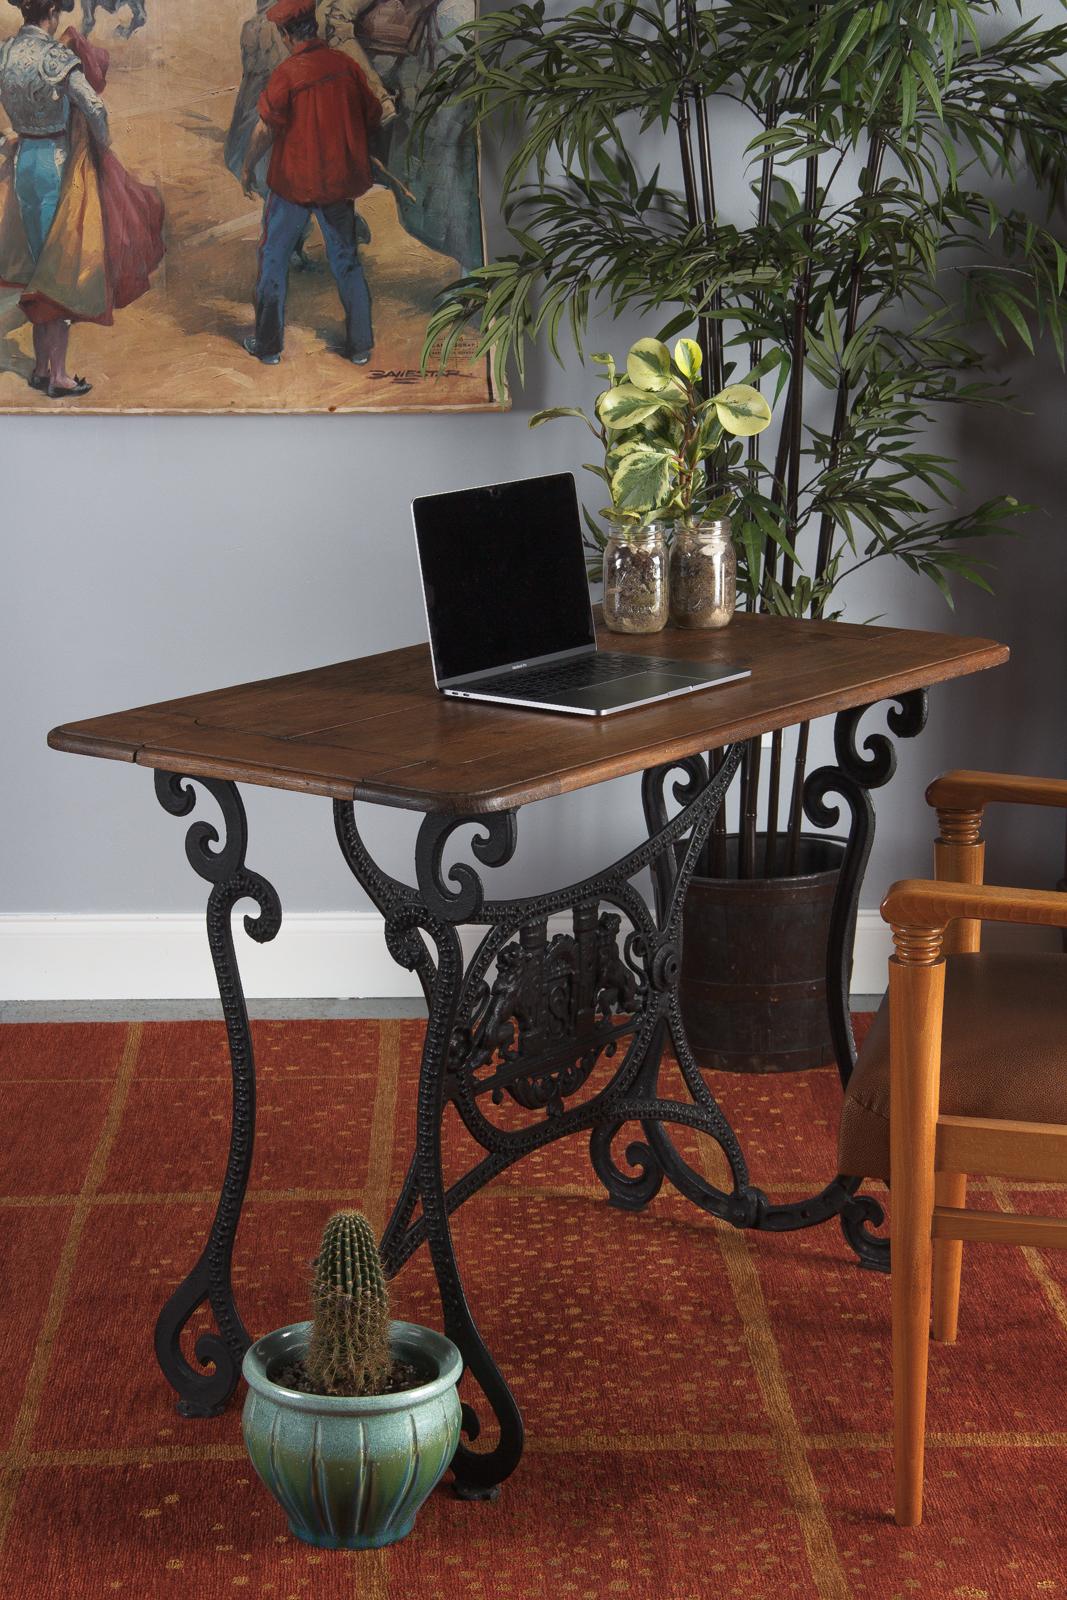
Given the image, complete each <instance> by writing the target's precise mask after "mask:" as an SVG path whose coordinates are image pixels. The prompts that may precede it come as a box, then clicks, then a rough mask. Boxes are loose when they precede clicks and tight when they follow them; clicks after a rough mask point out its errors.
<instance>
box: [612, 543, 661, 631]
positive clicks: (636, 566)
mask: <svg viewBox="0 0 1067 1600" xmlns="http://www.w3.org/2000/svg"><path fill="white" fill-rule="evenodd" d="M667 595H668V555H667V531H666V528H665V526H664V524H663V523H662V522H646V523H644V524H643V525H642V526H641V527H639V528H635V529H634V530H633V531H632V532H627V533H613V534H612V536H611V538H610V539H609V540H608V542H607V544H606V545H605V546H604V622H605V623H606V625H607V626H608V627H609V628H611V629H612V631H613V632H614V633H658V632H659V631H660V629H661V628H665V627H666V626H667V617H668V615H669V605H668V599H667Z"/></svg>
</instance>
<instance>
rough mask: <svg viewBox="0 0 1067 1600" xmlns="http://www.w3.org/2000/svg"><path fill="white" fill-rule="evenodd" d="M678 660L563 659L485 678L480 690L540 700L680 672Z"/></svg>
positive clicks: (650, 658) (628, 657)
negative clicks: (653, 674) (556, 663)
mask: <svg viewBox="0 0 1067 1600" xmlns="http://www.w3.org/2000/svg"><path fill="white" fill-rule="evenodd" d="M678 667H679V663H678V662H676V661H668V660H666V659H664V658H663V657H662V656H636V655H635V656H630V655H611V654H604V655H602V654H599V653H598V654H597V655H595V656H581V657H580V658H579V659H578V660H577V661H564V662H562V663H561V664H560V665H559V666H553V667H534V668H533V669H532V670H531V671H529V672H509V673H506V674H505V675H504V677H502V678H490V679H485V680H483V681H482V682H481V683H479V684H478V685H477V686H475V685H472V686H471V687H472V688H474V687H477V688H478V689H480V690H482V689H489V690H491V691H492V692H493V693H503V692H505V691H506V692H507V693H508V694H509V695H511V696H513V697H514V698H515V699H516V700H541V699H544V698H545V696H546V695H553V694H564V693H566V692H567V691H568V690H573V689H589V688H592V687H593V686H594V685H596V684H598V683H610V682H611V681H612V679H614V678H629V677H631V676H632V675H633V674H634V673H635V672H642V671H657V670H659V671H664V672H670V671H675V672H676V671H677V670H678Z"/></svg>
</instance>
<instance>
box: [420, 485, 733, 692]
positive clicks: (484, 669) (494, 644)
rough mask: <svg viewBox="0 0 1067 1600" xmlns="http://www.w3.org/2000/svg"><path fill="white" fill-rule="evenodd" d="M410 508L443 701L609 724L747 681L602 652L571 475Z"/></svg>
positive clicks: (724, 672) (711, 669) (463, 492)
mask: <svg viewBox="0 0 1067 1600" xmlns="http://www.w3.org/2000/svg"><path fill="white" fill-rule="evenodd" d="M411 511H412V516H413V518H414V522H415V539H416V543H417V545H418V551H419V566H420V568H421V571H422V592H423V598H424V600H425V602H426V620H427V623H428V625H429V630H430V654H431V657H432V660H433V674H434V681H435V683H436V684H437V687H438V689H440V690H441V692H442V694H446V695H451V696H453V697H454V698H456V699H459V700H488V701H494V702H497V703H499V704H501V705H508V706H522V707H526V708H528V709H529V710H531V711H561V712H565V713H567V714H568V715H570V716H577V717H608V716H612V715H613V714H614V713H615V712H616V711H629V710H631V709H633V708H634V707H635V706H644V705H649V704H650V703H651V702H653V701H656V700H673V699H674V698H675V697H676V696H677V695H682V694H695V693H696V691H697V690H698V689H709V688H712V687H714V686H715V685H717V684H720V683H733V682H736V680H737V679H738V678H747V677H749V676H750V673H749V670H748V668H747V667H739V666H725V665H724V666H703V665H698V664H697V663H695V662H690V661H672V660H666V659H664V658H662V657H660V656H644V655H629V654H624V653H623V652H621V651H620V652H617V653H614V654H613V653H611V652H609V651H606V650H598V649H597V643H596V632H595V629H594V626H593V608H592V605H591V603H590V599H589V582H588V579H587V576H586V570H585V550H584V548H583V544H582V524H581V518H580V515H579V511H578V495H577V492H576V490H575V486H574V478H573V476H572V475H571V474H570V473H569V472H561V473H558V474H555V475H554V476H552V477H547V478H524V479H520V480H519V481H518V482H516V483H491V484H487V485H485V486H484V487H482V488H479V489H460V490H458V491H457V492H455V493H451V494H433V495H424V496H422V497H421V498H419V499H417V500H413V501H412V504H411Z"/></svg>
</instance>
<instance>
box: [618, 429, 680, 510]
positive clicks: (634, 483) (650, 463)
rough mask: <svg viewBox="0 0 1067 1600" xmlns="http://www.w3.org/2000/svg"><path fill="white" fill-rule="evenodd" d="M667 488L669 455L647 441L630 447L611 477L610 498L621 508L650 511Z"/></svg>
mask: <svg viewBox="0 0 1067 1600" xmlns="http://www.w3.org/2000/svg"><path fill="white" fill-rule="evenodd" d="M670 489H671V457H670V456H669V455H668V454H667V453H666V452H665V451H663V450H654V449H653V448H652V446H651V445H647V444H643V445H639V446H638V448H637V449H636V450H631V451H630V452H629V454H628V455H626V456H625V457H624V459H623V460H622V461H621V462H620V463H619V467H618V470H617V471H616V473H615V475H614V477H613V478H612V480H611V497H612V499H613V500H614V502H615V505H616V506H617V507H618V509H619V510H620V511H652V510H653V509H655V507H657V506H661V505H662V504H663V503H664V501H665V500H666V499H667V498H668V496H669V494H670Z"/></svg>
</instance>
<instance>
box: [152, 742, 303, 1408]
mask: <svg viewBox="0 0 1067 1600" xmlns="http://www.w3.org/2000/svg"><path fill="white" fill-rule="evenodd" d="M196 781H197V782H198V783H200V784H202V785H203V787H204V788H205V789H207V790H208V792H209V793H210V794H211V795H212V796H213V798H214V799H215V800H216V802H217V803H218V805H219V808H220V809H221V811H222V818H223V825H224V829H225V837H224V838H223V840H222V842H221V844H220V843H219V834H218V830H217V829H216V828H214V827H213V826H212V825H211V824H210V823H208V822H194V823H193V825H192V826H191V827H190V828H189V830H188V832H187V834H186V836H185V853H186V855H187V856H188V858H189V863H190V865H191V866H192V868H193V871H194V872H195V873H197V874H198V876H199V877H201V878H203V879H205V881H206V882H208V883H210V884H211V893H210V895H209V896H208V904H207V932H208V944H209V946H210V949H211V960H212V963H213V965H214V968H215V977H216V979H217V982H218V987H219V998H220V1000H221V1001H222V1010H223V1015H224V1017H225V1019H226V1035H227V1041H228V1044H229V1052H230V1068H231V1074H232V1112H231V1122H230V1148H229V1154H228V1156H227V1160H226V1172H225V1175H224V1177H223V1181H222V1190H221V1193H220V1195H219V1201H218V1206H217V1208H216V1211H215V1217H214V1220H213V1221H212V1224H211V1229H210V1232H209V1234H208V1238H207V1243H206V1244H205V1246H204V1249H203V1251H202V1252H201V1254H200V1258H199V1260H198V1261H197V1263H196V1265H195V1266H194V1267H193V1269H192V1271H191V1272H190V1273H189V1274H188V1275H187V1277H186V1278H185V1279H184V1281H183V1282H182V1283H181V1284H180V1285H179V1286H178V1288H177V1289H176V1290H175V1291H174V1293H173V1294H172V1295H171V1297H170V1299H169V1300H168V1301H167V1303H166V1305H165V1306H164V1307H163V1310H162V1311H161V1312H160V1314H159V1320H158V1321H157V1323H156V1333H155V1347H156V1357H157V1359H158V1361H159V1365H160V1367H161V1368H162V1370H163V1375H164V1377H165V1378H166V1379H167V1381H168V1383H170V1384H171V1386H172V1387H173V1388H174V1390H175V1391H176V1392H177V1395H178V1403H177V1409H178V1413H179V1415H181V1416H183V1417H214V1416H218V1414H219V1413H220V1412H221V1411H223V1410H224V1409H225V1407H226V1405H227V1403H228V1401H229V1400H230V1397H231V1396H232V1394H233V1392H234V1389H235V1388H236V1387H237V1381H238V1379H239V1377H240V1375H241V1361H242V1358H243V1356H244V1353H245V1351H246V1350H247V1348H248V1346H249V1344H250V1343H251V1339H250V1337H249V1334H248V1332H247V1330H246V1328H245V1325H244V1323H243V1322H242V1320H241V1316H240V1313H239V1312H238V1310H237V1306H236V1303H235V1301H234V1296H233V1284H232V1281H231V1266H232V1260H233V1244H234V1238H235V1236H236V1233H237V1225H238V1222H239V1221H240V1217H241V1207H242V1204H243V1201H244V1195H245V1190H246V1188H247V1186H248V1175H249V1171H250V1169H251V1165H252V1146H253V1141H254V1137H255V1118H256V1083H255V1062H254V1058H253V1054H252V1036H251V1032H250V1029H249V1025H248V1011H247V1009H246V1006H245V998H244V991H243V989H242V987H241V977H240V972H239V970H238V966H237V957H236V953H235V951H234V943H233V931H232V927H231V913H232V911H233V908H234V906H235V905H236V904H237V902H238V901H240V900H252V901H254V902H255V904H256V905H257V907H258V912H257V914H256V915H255V916H246V917H245V919H244V925H245V931H246V933H248V935H249V936H250V937H251V938H253V939H255V940H256V941H257V943H259V944H263V943H266V942H267V941H268V940H270V939H273V938H274V936H275V934H276V933H277V932H278V929H279V927H280V926H281V916H282V913H281V905H280V903H279V901H278V896H277V894H276V893H275V891H274V889H273V888H272V886H271V885H270V884H269V883H268V882H267V880H266V879H265V878H262V877H260V876H259V874H258V873H254V872H251V871H249V870H248V868H247V867H246V866H245V851H246V848H247V845H248V824H247V820H246V818H245V810H244V805H243V803H242V801H241V797H240V794H239V793H238V790H237V788H236V786H235V785H234V784H232V783H229V782H222V781H220V780H217V779H214V778H198V779H197V780H196ZM155 785H156V797H157V799H158V800H159V803H160V805H161V806H163V808H164V810H166V811H169V812H170V814H171V816H175V817H186V816H188V815H189V813H190V812H191V811H192V810H193V808H194V806H195V804H196V793H195V791H194V790H193V788H192V787H191V786H190V785H189V783H188V782H187V780H185V779H183V778H182V777H180V776H179V775H178V774H176V773H170V772H157V773H156V775H155ZM216 846H217V847H218V848H215V847H216ZM205 1302H206V1303H207V1304H208V1305H210V1307H211V1310H212V1313H213V1315H214V1318H215V1323H216V1326H217V1328H218V1332H217V1333H211V1332H205V1333H202V1334H201V1335H200V1337H199V1338H198V1339H197V1341H196V1346H195V1353H196V1359H197V1361H198V1362H200V1363H201V1366H200V1369H199V1370H198V1369H197V1368H196V1367H194V1366H192V1365H191V1363H190V1362H189V1361H188V1360H187V1359H186V1357H185V1355H184V1354H183V1352H182V1348H181V1336H182V1332H183V1330H184V1328H185V1327H186V1325H187V1323H188V1322H189V1319H190V1318H191V1317H192V1315H193V1313H194V1312H195V1311H196V1310H197V1309H198V1307H200V1306H202V1305H203V1304H205Z"/></svg>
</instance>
